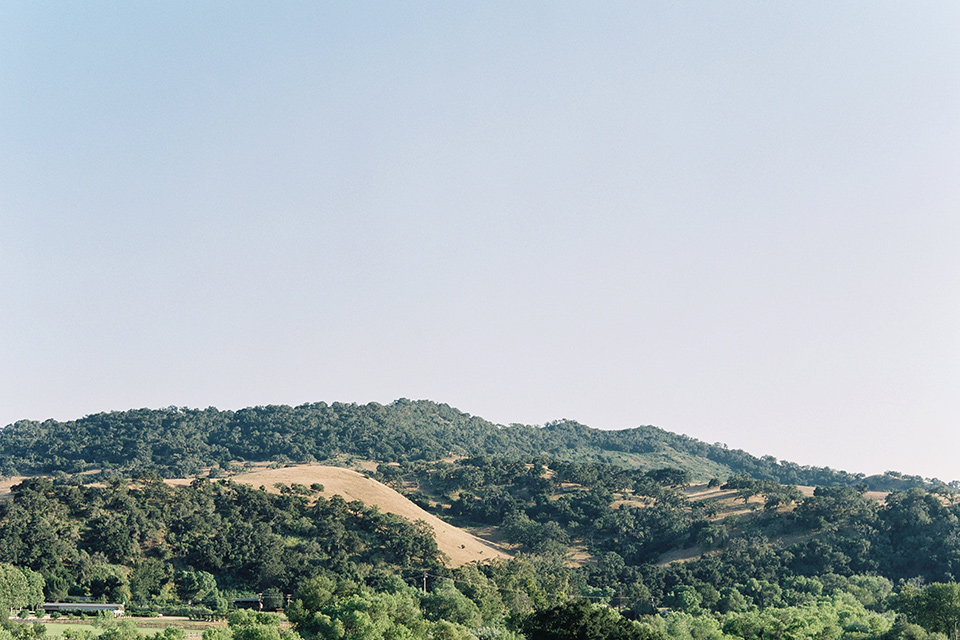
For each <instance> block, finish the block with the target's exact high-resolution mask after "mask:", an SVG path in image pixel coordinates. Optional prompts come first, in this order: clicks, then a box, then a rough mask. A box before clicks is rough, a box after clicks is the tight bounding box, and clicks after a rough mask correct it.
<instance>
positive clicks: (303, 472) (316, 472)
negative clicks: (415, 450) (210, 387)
mask: <svg viewBox="0 0 960 640" xmlns="http://www.w3.org/2000/svg"><path fill="white" fill-rule="evenodd" d="M230 479H231V480H233V481H234V482H239V483H243V484H248V485H250V486H253V487H260V486H262V487H264V488H265V489H266V490H267V491H268V492H270V493H279V491H280V490H279V489H278V488H276V487H275V486H274V485H275V484H277V483H278V482H280V483H283V484H285V485H288V486H289V485H292V484H293V483H298V484H302V485H305V486H307V487H309V486H310V485H312V484H314V483H319V484H321V485H323V492H322V493H321V494H320V495H322V496H323V497H325V498H330V497H332V496H335V495H339V496H341V497H343V499H344V500H346V501H347V502H351V501H353V500H359V501H361V502H363V503H364V504H366V505H376V507H377V508H378V509H380V510H381V511H385V512H387V513H393V514H396V515H398V516H403V517H404V518H406V519H408V520H410V521H416V520H423V521H424V522H426V523H427V524H428V525H430V526H431V527H432V528H433V531H434V533H435V535H436V537H437V546H438V547H439V548H440V550H441V551H442V552H443V553H445V554H447V556H448V557H449V558H450V561H449V562H448V564H449V565H450V566H452V567H459V566H462V565H465V564H468V563H470V562H479V561H483V560H490V559H493V558H506V557H509V555H510V554H509V552H508V551H507V550H506V549H504V548H502V547H500V546H499V545H497V544H496V543H494V542H491V541H488V540H483V539H481V538H479V537H477V536H475V535H472V534H470V533H468V532H466V531H464V530H463V529H458V528H457V527H454V526H453V525H451V524H448V523H446V522H444V521H443V520H441V519H440V518H437V517H436V516H434V515H432V514H430V513H427V512H426V511H424V510H423V509H421V508H420V507H418V506H417V505H416V504H414V503H413V502H411V501H410V500H408V499H407V498H405V497H404V496H402V495H401V494H399V493H398V492H396V491H394V490H393V489H391V488H390V487H388V486H386V485H384V484H381V483H379V482H377V481H376V480H373V479H372V478H368V477H366V476H364V475H363V474H361V473H358V472H356V471H353V470H352V469H344V468H343V467H327V466H323V465H320V464H305V465H296V466H291V467H283V468H280V469H257V470H254V471H247V472H244V473H241V474H238V475H235V476H232V477H231V478H230ZM168 482H169V483H170V484H188V483H189V482H190V480H168Z"/></svg>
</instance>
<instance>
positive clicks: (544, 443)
mask: <svg viewBox="0 0 960 640" xmlns="http://www.w3.org/2000/svg"><path fill="white" fill-rule="evenodd" d="M450 454H455V455H463V456H468V457H469V456H478V455H494V456H498V457H507V458H528V457H535V456H541V455H547V456H550V457H553V458H560V459H566V460H571V461H577V460H579V461H584V460H606V461H614V462H619V463H621V464H622V465H623V466H641V467H645V468H657V467H664V466H673V467H681V468H685V469H687V470H690V471H691V472H692V473H693V474H694V476H695V477H698V478H702V479H707V478H709V477H715V476H730V475H734V474H738V473H743V474H747V475H750V476H751V477H754V478H758V479H767V480H774V481H777V482H781V483H790V484H808V485H847V486H853V485H856V484H858V483H860V482H863V481H867V482H868V483H879V484H882V485H883V486H877V487H875V488H877V489H880V490H887V489H893V488H906V487H908V486H910V485H915V484H918V483H920V484H922V479H920V478H918V477H903V476H900V475H899V474H894V475H889V476H881V477H878V478H864V477H863V476H862V475H861V474H849V473H845V472H841V471H834V470H832V469H829V468H819V467H807V466H800V465H797V464H794V463H790V462H779V461H777V460H776V459H775V458H772V457H770V456H764V457H762V458H757V457H755V456H752V455H750V454H747V453H745V452H744V451H741V450H738V449H728V448H727V447H726V446H724V445H711V444H706V443H704V442H700V441H698V440H695V439H693V438H689V437H687V436H682V435H677V434H673V433H670V432H668V431H664V430H662V429H658V428H656V427H650V426H643V427H637V428H635V429H625V430H622V431H602V430H599V429H591V428H589V427H586V426H584V425H582V424H578V423H576V422H573V421H569V420H562V421H558V422H553V423H549V424H547V425H545V426H543V427H532V426H525V425H516V424H514V425H509V426H501V425H495V424H493V423H490V422H488V421H486V420H483V419H482V418H479V417H476V416H471V415H469V414H466V413H463V412H461V411H458V410H456V409H454V408H452V407H449V406H447V405H445V404H438V403H435V402H430V401H410V400H404V399H401V400H397V401H396V402H393V403H392V404H390V405H380V404H376V403H371V404H366V405H357V404H344V403H332V404H326V403H322V402H321V403H316V404H305V405H301V406H298V407H288V406H266V407H251V408H246V409H241V410H238V411H222V410H218V409H214V408H208V409H187V408H176V407H171V408H167V409H153V410H151V409H139V410H132V411H118V412H111V413H98V414H94V415H90V416H86V417H84V418H80V419H77V420H69V421H66V422H59V421H56V420H45V421H43V422H37V421H32V420H21V421H19V422H15V423H13V424H10V425H7V426H6V427H3V428H2V429H0V475H8V476H10V475H18V474H21V475H28V474H54V473H58V472H60V473H67V474H73V473H78V472H81V471H85V470H89V469H102V468H108V469H117V470H120V471H122V472H124V473H132V472H135V471H138V470H142V469H155V470H158V471H159V472H160V473H161V474H162V475H164V476H165V477H191V476H193V475H194V474H196V473H198V472H199V471H200V470H201V469H203V468H205V467H208V466H210V465H211V464H222V465H227V464H229V463H230V462H232V461H238V460H239V461H276V462H289V461H294V462H312V461H315V460H328V459H334V458H336V457H338V456H342V455H350V456H356V457H360V458H364V459H369V460H376V461H383V462H399V461H402V460H438V459H441V458H444V457H446V456H448V455H450Z"/></svg>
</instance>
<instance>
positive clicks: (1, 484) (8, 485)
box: [0, 476, 27, 500]
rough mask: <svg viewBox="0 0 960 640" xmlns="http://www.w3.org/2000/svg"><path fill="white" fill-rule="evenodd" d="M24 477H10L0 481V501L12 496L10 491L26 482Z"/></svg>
mask: <svg viewBox="0 0 960 640" xmlns="http://www.w3.org/2000/svg"><path fill="white" fill-rule="evenodd" d="M26 479H27V478H26V476H10V477H9V478H2V479H0V500H6V499H8V498H10V497H11V496H12V495H13V492H12V491H11V489H12V488H13V487H14V486H15V485H18V484H20V483H21V482H23V481H24V480H26Z"/></svg>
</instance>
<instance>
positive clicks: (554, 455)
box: [0, 400, 960, 640]
mask: <svg viewBox="0 0 960 640" xmlns="http://www.w3.org/2000/svg"><path fill="white" fill-rule="evenodd" d="M0 438H2V442H0V447H2V449H0V451H2V453H0V460H2V464H3V465H4V469H5V471H6V472H8V473H12V472H14V471H16V472H20V473H24V472H26V473H32V474H40V473H44V474H48V475H46V476H45V477H40V476H35V477H30V478H27V479H25V480H23V481H22V482H20V483H19V484H17V485H16V486H14V487H13V489H12V491H11V493H10V496H9V497H8V498H6V499H3V500H0V606H4V607H8V608H10V609H12V610H16V609H18V608H20V607H30V606H35V604H36V602H37V600H38V599H39V597H40V595H41V594H42V596H43V597H44V598H46V599H51V600H52V599H71V598H91V599H94V600H101V601H107V600H109V601H121V602H123V603H125V604H127V605H128V607H129V608H130V610H131V611H139V612H142V613H147V612H152V613H161V612H162V613H164V614H166V615H169V614H177V613H179V614H184V613H192V614H199V613H202V614H211V613H224V612H227V611H228V603H227V599H226V598H227V597H228V596H250V595H257V594H260V597H261V598H262V600H263V602H264V603H265V604H269V606H270V607H281V606H284V605H285V604H286V600H285V596H286V595H287V594H289V595H290V597H291V600H290V602H289V606H287V607H286V614H287V616H288V618H289V620H290V621H291V622H292V623H293V624H294V629H295V630H294V631H287V632H284V640H297V639H298V638H300V637H306V638H356V639H358V640H360V639H362V640H381V639H386V638H398V639H399V638H418V639H421V638H422V639H423V640H428V639H434V638H438V639H439V638H454V639H461V640H487V639H488V638H500V639H503V640H520V639H522V638H526V639H527V640H547V639H558V638H562V639H566V638H571V639H572V638H601V639H602V638H630V639H635V640H667V639H672V638H680V639H681V640H736V639H738V638H739V639H741V640H805V639H808V638H809V639H810V640H937V639H939V640H944V635H941V634H949V635H950V636H951V637H954V638H955V637H956V635H957V633H956V632H957V629H960V584H957V583H956V582H955V580H956V578H957V577H958V576H960V501H958V500H957V495H956V493H955V492H954V491H953V490H952V489H951V487H949V486H947V485H944V484H942V483H929V482H926V483H925V482H923V481H922V480H920V479H918V478H904V477H902V476H900V475H899V474H895V473H891V474H887V475H885V476H882V477H880V478H873V479H870V478H864V477H863V476H859V475H851V474H846V473H840V472H834V471H831V470H828V469H812V468H804V467H799V466H797V465H792V464H789V463H781V462H777V461H775V460H773V459H772V458H755V457H752V456H749V455H748V454H746V453H744V452H741V451H730V450H728V449H726V448H724V447H722V446H713V445H707V444H704V443H701V442H697V441H695V440H692V439H690V438H686V437H683V436H677V435H674V434H670V433H668V432H665V431H662V430H660V429H656V428H653V427H641V428H637V429H632V430H628V431H624V432H604V431H598V430H595V429H590V428H588V427H585V426H583V425H579V424H576V423H572V422H559V423H555V424H549V425H546V426H544V427H529V426H522V425H511V426H498V425H493V424H491V423H488V422H486V421H484V420H482V419H480V418H476V417H472V416H469V415H467V414H464V413H461V412H459V411H456V410H454V409H451V408H450V407H447V406H445V405H439V404H435V403H431V402H410V401H406V400H401V401H398V402H396V403H393V404H392V405H390V406H381V405H375V404H374V405H365V406H358V405H338V404H334V405H325V404H317V405H306V406H302V407H297V408H290V407H259V408H252V409H244V410H241V411H237V412H230V411H218V410H216V409H207V410H184V409H166V410H158V411H148V410H140V411H129V412H122V413H109V414H98V415H94V416H88V417H86V418H83V419H80V420H76V421H70V422H63V423H61V422H55V421H47V422H43V423H36V422H27V421H24V422H18V423H16V424H14V425H11V426H9V427H7V428H5V429H3V431H2V433H0ZM451 454H452V455H451ZM351 458H352V459H353V460H354V461H357V462H359V461H362V462H363V468H364V469H367V470H368V471H367V473H369V474H370V476H371V477H372V478H373V479H376V480H378V481H380V482H382V483H384V484H386V485H389V486H391V487H394V488H396V489H397V490H398V491H401V492H403V493H404V494H406V495H407V496H408V497H409V498H411V499H412V500H414V501H415V502H417V504H419V505H420V506H421V507H423V508H424V509H427V510H429V511H430V512H431V513H432V514H433V515H436V516H437V517H439V518H442V519H444V520H445V521H446V522H447V523H452V524H454V525H457V526H460V527H464V528H467V529H469V530H473V531H476V532H478V533H481V532H483V534H484V535H488V536H493V537H496V538H497V539H498V540H500V541H501V542H502V543H503V544H505V545H507V546H508V547H509V549H510V551H511V553H512V554H513V557H511V558H507V559H502V558H497V559H492V560H487V561H483V562H479V563H472V564H468V565H466V566H459V567H453V566H449V565H448V564H447V563H445V561H444V557H443V556H442V554H441V553H440V552H439V551H438V548H437V545H436V540H435V538H434V536H433V532H432V531H431V530H430V529H429V528H428V527H425V526H424V525H423V523H414V522H409V521H407V520H404V519H403V518H402V517H400V516H396V515H392V514H388V513H382V512H380V510H378V509H377V508H374V507H371V506H368V505H365V504H363V503H361V502H359V501H352V502H347V501H345V500H343V499H342V498H339V497H336V496H334V497H332V498H327V497H324V496H323V495H322V491H323V488H322V487H321V486H320V484H318V483H315V484H314V485H313V486H304V484H297V483H295V482H291V483H290V484H289V485H287V484H283V483H279V484H277V485H276V486H274V487H271V491H268V490H267V488H266V487H262V486H261V487H251V486H246V485H243V484H239V483H237V482H234V481H232V480H231V479H230V476H231V475H232V474H234V473H236V472H238V471H241V470H243V468H244V467H249V466H250V465H249V464H248V463H249V462H250V461H267V462H269V465H270V466H273V467H281V466H285V465H290V464H292V463H293V461H301V460H302V461H313V460H332V461H340V462H343V461H346V460H349V459H351ZM238 461H241V462H238ZM242 461H246V462H242ZM262 467H263V465H261V467H260V468H262ZM92 470H98V471H97V472H95V473H89V471H92ZM187 474H196V477H195V478H194V479H193V480H192V481H190V482H189V484H185V485H183V484H178V485H175V486H172V485H171V484H169V483H167V482H164V481H163V476H183V475H187ZM237 477H241V476H237ZM794 478H799V479H802V480H803V481H804V482H806V483H809V484H815V485H818V486H817V488H816V489H815V490H811V489H810V488H807V489H806V490H805V491H806V493H804V492H803V491H801V490H800V488H799V487H797V486H796V485H795V484H793V483H791V482H788V481H786V480H785V479H794ZM370 481H371V482H372V480H370ZM695 482H699V483H700V484H699V486H698V487H696V488H691V487H690V485H691V483H695ZM870 482H878V483H886V484H887V485H888V486H887V487H886V488H888V489H892V490H893V491H892V492H891V493H889V494H888V495H884V494H872V495H871V494H868V493H867V489H868V485H869V483H870ZM910 485H916V486H910ZM904 487H909V488H906V489H904ZM710 492H714V493H715V494H716V496H721V495H722V496H723V498H722V500H721V499H720V498H719V497H717V498H716V499H713V500H700V499H692V498H691V497H690V496H691V495H694V494H697V495H705V494H707V493H710ZM678 558H679V559H680V560H677V559H678ZM238 620H239V619H238ZM258 620H259V619H258ZM248 623H249V624H254V625H261V626H263V625H266V627H264V628H262V629H259V631H257V633H253V632H252V631H249V628H252V627H245V626H243V625H245V624H248ZM272 624H273V622H269V621H260V622H256V621H254V622H251V621H250V620H246V621H244V620H239V621H238V622H237V625H238V626H237V627H236V628H235V629H234V630H233V631H231V633H232V634H233V635H232V638H233V640H254V639H255V638H256V639H257V640H265V639H266V638H268V637H269V638H270V639H271V640H281V639H280V631H279V630H278V628H274V627H271V626H270V625H272ZM918 625H919V626H918ZM18 629H19V628H15V629H13V630H12V631H7V630H6V629H5V628H3V629H0V640H11V639H12V638H13V637H14V636H13V635H12V634H14V633H19V632H20V631H19V630H18ZM245 629H246V630H245ZM4 634H10V637H9V638H8V637H7V636H6V635H4ZM244 634H248V635H244ZM258 634H259V635H258ZM20 637H21V636H17V638H20ZM22 637H23V639H24V640H27V637H26V636H22ZM206 640H230V634H227V636H224V637H218V638H214V637H212V636H211V638H207V639H206Z"/></svg>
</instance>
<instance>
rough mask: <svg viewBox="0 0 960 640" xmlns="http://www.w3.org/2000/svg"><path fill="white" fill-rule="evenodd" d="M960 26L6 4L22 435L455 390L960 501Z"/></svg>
mask: <svg viewBox="0 0 960 640" xmlns="http://www.w3.org/2000/svg"><path fill="white" fill-rule="evenodd" d="M958 34H960V3H957V2H954V1H952V0H951V1H948V2H923V3H912V2H911V3H904V2H843V3H835V2H776V3H759V2H724V3H706V2H691V3H649V4H648V3H637V2H626V3H617V4H613V3H577V4H568V3H557V2H543V3H502V4H498V3H492V2H490V3H488V2H484V3H459V2H458V3H392V2H391V3H383V4H376V3H324V2H283V3H254V2H204V3H196V2H173V1H164V2H109V3H98V2H51V3H39V2H3V3H0V424H9V423H11V422H13V421H15V420H18V419H39V420H42V419H45V418H50V417H53V418H57V419H62V420H66V419H72V418H77V417H81V416H83V415H86V414H89V413H94V412H99V411H109V410H121V409H128V408H138V407H163V406H169V405H177V406H190V407H206V406H211V405H213V406H218V407H221V408H240V407H244V406H250V405H257V404H276V403H283V404H293V405H295V404H300V403H304V402H314V401H328V402H330V401H355V402H368V401H377V402H382V403H388V402H390V401H392V400H394V399H395V398H398V397H408V398H414V399H416V398H429V399H432V400H437V401H440V402H446V403H449V404H451V405H453V406H456V407H458V408H460V409H462V410H464V411H468V412H470V413H474V414H477V415H480V416H483V417H485V418H487V419H490V420H493V421H495V422H500V423H511V422H523V423H534V424H539V423H543V422H546V421H549V420H553V419H558V418H571V419H576V420H579V421H581V422H583V423H585V424H588V425H590V426H594V427H600V428H605V429H616V428H623V427H631V426H637V425H641V424H655V425H658V426H660V427H663V428H665V429H668V430H671V431H676V432H680V433H686V434H688V435H691V436H694V437H697V438H700V439H703V440H706V441H708V442H725V443H727V444H728V445H730V446H731V447H738V448H744V449H747V450H748V451H750V452H751V453H754V454H757V455H763V454H770V455H774V456H776V457H778V458H782V459H787V460H793V461H796V462H800V463H803V464H816V465H829V466H833V467H836V468H843V469H847V470H851V471H862V472H866V473H874V472H883V471H885V470H888V469H896V470H899V471H903V472H905V473H912V474H920V475H923V476H925V477H933V476H936V477H940V478H941V479H944V480H951V479H957V478H960V464H958V462H957V455H958V454H957V452H958V450H960V423H958V416H960V37H958Z"/></svg>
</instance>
